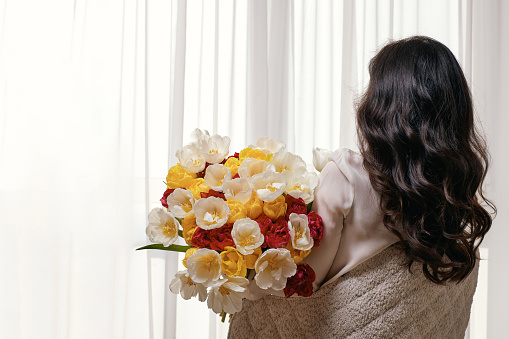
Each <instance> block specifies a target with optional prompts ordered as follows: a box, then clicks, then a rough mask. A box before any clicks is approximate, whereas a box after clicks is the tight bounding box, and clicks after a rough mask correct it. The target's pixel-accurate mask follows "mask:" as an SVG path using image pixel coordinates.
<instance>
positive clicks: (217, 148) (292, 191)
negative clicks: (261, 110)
mask: <svg viewBox="0 0 509 339" xmlns="http://www.w3.org/2000/svg"><path fill="white" fill-rule="evenodd" d="M229 146H230V139H229V138H228V137H226V136H219V135H212V136H210V135H209V133H208V132H207V131H205V132H202V131H201V130H199V129H196V130H195V131H194V132H193V142H191V143H190V144H188V145H186V146H184V147H183V148H182V149H180V150H179V151H177V153H176V156H177V158H178V161H179V163H178V164H177V165H175V166H173V167H171V168H170V169H169V171H168V175H167V177H166V188H167V189H166V191H165V192H164V194H163V197H162V198H161V203H162V207H160V208H154V209H153V210H152V211H151V212H150V214H149V215H148V226H147V228H146V233H147V235H148V237H149V239H150V241H151V242H153V243H155V244H153V245H148V246H144V247H142V248H140V249H161V250H170V251H180V252H185V257H184V259H183V264H184V266H185V267H186V268H187V269H186V270H183V271H179V272H177V273H176V275H175V278H174V279H173V281H172V282H171V284H170V290H171V291H172V292H173V293H176V294H179V293H180V295H181V296H182V298H184V299H190V298H191V297H196V296H197V297H198V299H199V300H200V301H205V300H207V305H208V307H209V308H211V309H212V310H213V311H214V312H215V313H219V314H222V316H223V321H224V317H225V315H226V314H227V313H229V314H233V313H235V312H238V311H239V310H240V309H241V308H242V299H243V298H245V297H246V296H247V295H248V293H249V289H248V285H249V283H250V281H249V280H248V278H250V279H252V280H254V281H253V282H251V283H256V284H257V285H258V286H259V287H260V288H261V289H269V288H271V289H273V290H284V294H285V295H286V296H287V297H289V296H291V295H292V294H294V293H297V294H298V295H301V296H309V295H311V294H312V293H313V287H312V283H313V281H314V279H315V273H314V271H313V269H312V268H311V267H310V266H309V265H307V264H304V263H301V262H302V260H303V259H304V258H305V257H306V256H307V255H309V253H310V252H311V250H312V248H313V247H316V246H318V245H319V244H320V241H321V239H322V235H323V223H322V219H321V217H320V216H319V215H318V214H317V213H316V212H312V211H310V209H311V204H312V202H313V198H314V195H313V193H314V189H315V187H316V185H317V183H318V176H317V174H316V173H314V172H309V171H308V170H307V168H306V163H305V162H304V161H303V160H302V158H301V157H299V156H297V155H295V154H292V153H290V152H288V151H286V150H285V144H284V143H282V142H277V141H275V140H274V139H272V138H268V137H265V138H260V139H259V140H258V141H257V142H256V144H255V145H250V146H249V147H247V148H244V149H243V150H241V151H240V152H238V153H235V154H233V155H230V156H228V154H229ZM179 237H182V238H183V240H184V241H185V242H186V244H187V246H184V245H177V244H175V242H176V241H177V239H178V238H179Z"/></svg>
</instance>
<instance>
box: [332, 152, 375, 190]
mask: <svg viewBox="0 0 509 339" xmlns="http://www.w3.org/2000/svg"><path fill="white" fill-rule="evenodd" d="M363 159H364V158H363V157H362V155H361V154H359V153H357V152H355V151H353V150H351V149H349V148H340V149H338V150H336V151H334V152H333V153H332V154H331V155H330V156H329V161H330V162H333V163H334V164H335V165H336V166H337V167H338V169H339V170H340V171H341V172H342V173H343V174H344V175H345V177H346V178H347V179H348V181H350V182H351V183H354V182H358V181H359V180H361V182H366V179H369V176H368V172H367V171H366V170H365V169H364V167H363Z"/></svg>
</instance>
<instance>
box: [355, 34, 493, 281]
mask: <svg viewBox="0 0 509 339" xmlns="http://www.w3.org/2000/svg"><path fill="white" fill-rule="evenodd" d="M369 73H370V82H369V86H368V88H367V90H366V92H365V93H364V95H363V96H362V98H361V100H360V102H359V105H358V107H357V132H358V138H359V147H360V152H361V154H362V155H363V157H364V163H363V165H364V168H365V169H366V170H367V171H368V173H369V178H370V181H371V184H372V186H373V188H374V190H375V191H376V192H378V193H379V194H380V196H381V200H380V208H381V210H382V211H383V213H384V220H383V221H384V224H385V226H386V227H387V228H388V229H389V230H390V231H392V232H394V233H395V234H396V235H397V236H398V237H399V239H400V240H401V242H400V243H401V244H402V245H403V247H404V249H405V251H406V254H407V256H408V257H409V266H411V265H412V263H413V262H414V261H416V262H419V263H422V269H423V272H424V274H425V276H426V277H427V278H428V279H429V280H431V281H433V282H435V283H444V282H446V281H448V280H450V281H461V280H462V279H464V278H465V277H466V276H467V275H468V274H469V273H470V272H471V271H472V269H473V268H474V265H475V263H476V259H477V258H476V250H477V248H478V247H479V244H480V243H481V241H482V240H483V239H484V236H485V234H486V232H488V230H489V229H490V227H491V224H492V215H491V214H490V213H489V212H488V211H487V208H491V209H493V212H495V211H496V210H495V206H494V205H493V204H492V203H491V202H490V201H489V200H487V199H486V198H485V197H484V195H483V190H482V185H483V181H484V179H485V176H486V172H487V169H488V162H489V155H488V152H487V148H486V143H485V141H484V139H483V138H482V137H481V136H480V134H479V133H478V131H476V129H475V126H474V115H473V108H472V99H471V93H470V90H469V87H468V84H467V81H466V79H465V76H464V74H463V72H462V70H461V67H460V65H459V64H458V62H457V60H456V58H455V57H454V55H453V54H452V52H451V51H450V50H449V49H448V48H447V47H446V46H444V45H443V44H442V43H440V42H438V41H436V40H434V39H431V38H428V37H423V36H416V37H411V38H407V39H404V40H399V41H394V42H390V43H388V44H387V45H385V46H384V47H383V48H382V49H381V50H380V51H379V52H378V53H377V54H376V56H375V57H374V58H373V59H372V60H371V62H370V64H369ZM483 206H484V207H483Z"/></svg>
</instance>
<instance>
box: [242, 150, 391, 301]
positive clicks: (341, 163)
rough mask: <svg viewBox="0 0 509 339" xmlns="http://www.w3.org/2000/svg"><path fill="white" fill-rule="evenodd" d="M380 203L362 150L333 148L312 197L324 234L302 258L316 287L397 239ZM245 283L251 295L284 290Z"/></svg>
mask: <svg viewBox="0 0 509 339" xmlns="http://www.w3.org/2000/svg"><path fill="white" fill-rule="evenodd" d="M379 206H380V197H379V195H378V194H376V193H375V191H374V190H373V188H372V187H371V184H370V181H369V176H368V173H367V172H366V170H364V168H363V167H362V156H361V155H360V154H358V153H355V152H353V151H351V150H349V149H341V150H337V151H336V152H334V153H333V154H332V155H331V156H330V157H329V163H328V164H327V165H326V166H325V167H324V169H323V170H322V172H321V173H320V179H319V183H318V186H317V188H316V191H315V200H314V202H313V210H314V211H316V212H317V213H318V214H319V215H320V216H321V217H322V219H323V224H324V233H323V238H322V241H321V242H320V246H318V247H315V248H313V249H312V251H311V254H310V255H309V256H308V257H306V258H305V259H304V261H303V262H304V263H307V264H309V265H310V266H311V267H312V268H313V270H314V271H315V274H316V280H315V282H314V284H313V289H314V290H315V291H316V290H318V289H319V288H320V287H321V286H324V285H327V284H329V283H331V282H333V281H335V280H336V279H337V278H338V277H340V276H342V275H343V274H345V273H346V272H348V271H350V270H352V269H353V268H354V267H356V266H357V265H359V264H360V263H362V262H364V261H366V260H368V259H370V258H372V257H373V256H375V255H376V254H378V253H380V252H382V251H383V250H384V249H386V248H387V247H389V246H391V245H392V244H394V243H396V242H397V241H398V240H399V239H398V237H397V236H396V235H394V234H393V233H392V232H390V231H389V230H388V229H387V228H386V227H385V226H384V224H383V221H382V218H383V214H382V212H381V211H380V209H379ZM249 289H250V292H251V295H250V296H249V297H248V299H251V300H256V299H259V298H261V297H263V296H264V295H267V294H273V295H279V296H284V293H283V291H274V290H272V289H268V290H262V289H260V288H259V287H258V286H257V285H256V283H255V282H251V283H250V285H249Z"/></svg>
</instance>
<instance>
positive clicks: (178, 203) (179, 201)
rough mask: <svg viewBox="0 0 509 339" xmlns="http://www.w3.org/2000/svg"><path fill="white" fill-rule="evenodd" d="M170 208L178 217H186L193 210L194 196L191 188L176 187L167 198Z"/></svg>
mask: <svg viewBox="0 0 509 339" xmlns="http://www.w3.org/2000/svg"><path fill="white" fill-rule="evenodd" d="M166 203H167V204H168V210H169V211H170V212H171V213H173V215H174V216H175V217H177V218H182V219H183V218H185V217H187V216H188V215H189V214H191V213H192V212H193V205H194V197H193V193H192V192H191V191H189V190H185V189H182V188H177V189H175V190H174V191H173V192H172V193H171V194H170V195H169V196H168V198H167V199H166Z"/></svg>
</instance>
